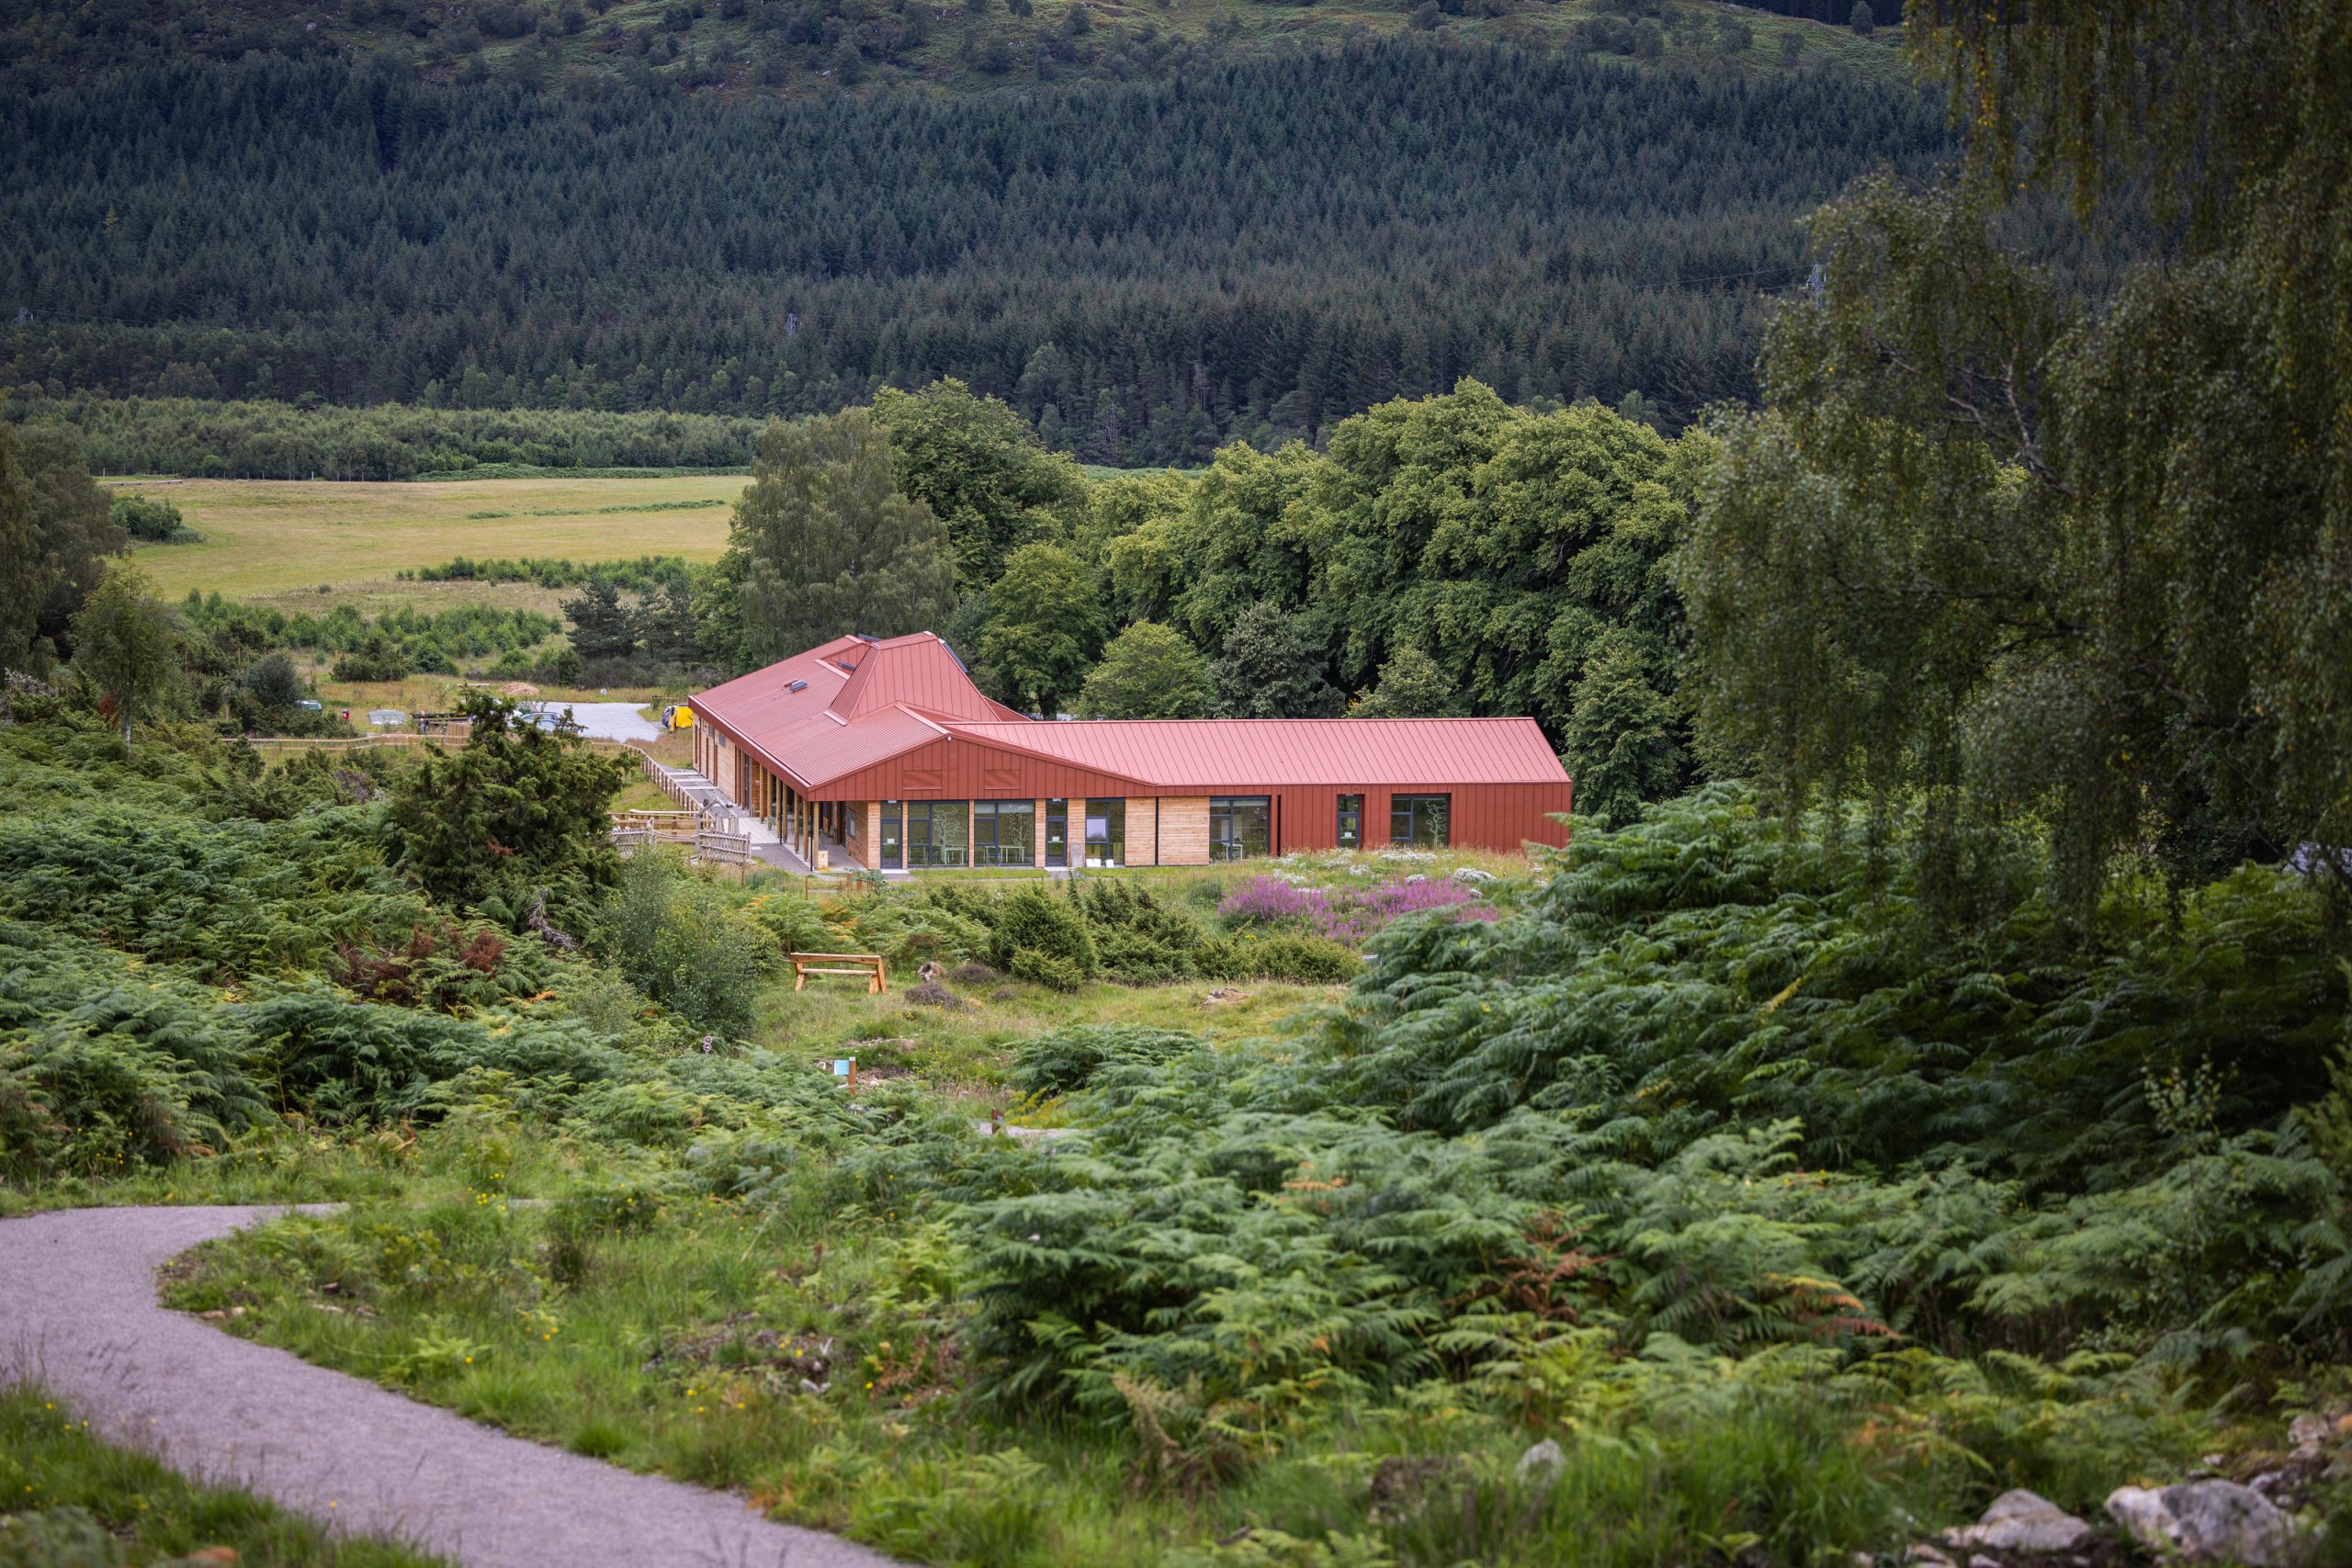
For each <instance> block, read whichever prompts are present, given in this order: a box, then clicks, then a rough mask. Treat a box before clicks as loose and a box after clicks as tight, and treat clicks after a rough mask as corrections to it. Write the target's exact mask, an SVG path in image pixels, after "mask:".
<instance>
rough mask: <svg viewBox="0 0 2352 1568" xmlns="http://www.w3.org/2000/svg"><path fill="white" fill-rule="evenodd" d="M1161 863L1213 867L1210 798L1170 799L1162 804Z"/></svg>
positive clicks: (1185, 796) (1175, 796)
mask: <svg viewBox="0 0 2352 1568" xmlns="http://www.w3.org/2000/svg"><path fill="white" fill-rule="evenodd" d="M1159 863H1160V864H1162V865H1206V864H1208V863H1209V797H1208V796H1207V795H1170V796H1169V797H1168V798H1167V799H1165V800H1163V801H1161V802H1160V803H1159Z"/></svg>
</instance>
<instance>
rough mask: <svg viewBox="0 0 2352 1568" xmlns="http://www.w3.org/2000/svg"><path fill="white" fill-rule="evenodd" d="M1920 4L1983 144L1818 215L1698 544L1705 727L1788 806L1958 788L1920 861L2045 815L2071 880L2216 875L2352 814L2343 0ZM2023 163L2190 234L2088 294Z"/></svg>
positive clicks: (2095, 885) (1945, 801) (2341, 834)
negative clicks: (2085, 8)
mask: <svg viewBox="0 0 2352 1568" xmlns="http://www.w3.org/2000/svg"><path fill="white" fill-rule="evenodd" d="M1916 19H1917V22H1918V24H1919V25H1918V33H1917V39H1916V41H1915V49H1916V50H1917V52H1918V54H1919V56H1920V58H1921V59H1922V60H1923V61H1926V62H1932V63H1934V64H1935V65H1936V66H1937V67H1938V68H1939V69H1940V70H1943V71H1944V72H1946V73H1948V74H1949V76H1950V79H1951V87H1952V91H1953V95H1954V101H1955V103H1956V104H1960V105H1964V106H1965V109H1966V114H1965V117H1964V118H1965V120H1966V123H1967V124H1968V126H1969V128H1970V136H1969V144H1968V145H1969V162H1968V166H1967V169H1966V171H1965V173H1964V175H1962V177H1961V178H1959V179H1957V180H1956V181H1954V182H1953V183H1952V184H1951V185H1949V186H1944V187H1941V188H1938V189H1934V190H1930V191H1924V192H1922V191H1914V190H1910V189H1906V188H1905V187H1904V186H1902V185H1900V184H1899V183H1897V182H1895V181H1893V180H1888V179H1878V180H1872V181H1868V182H1865V183H1863V184H1861V185H1860V186H1857V187H1856V188H1855V189H1854V190H1852V191H1851V192H1850V193H1849V195H1847V196H1846V197H1843V198H1841V199H1840V200H1839V201H1838V202H1837V203H1836V204H1834V205H1833V206H1831V207H1830V208H1828V209H1826V210H1825V212H1824V213H1823V214H1822V215H1821V216H1820V217H1819V218H1818V219H1817V220H1815V224H1814V243H1815V253H1816V255H1817V256H1818V258H1819V266H1818V270H1817V272H1816V275H1815V276H1816V278H1817V280H1818V288H1817V289H1816V290H1815V292H1814V293H1813V294H1812V295H1811V296H1810V297H1809V298H1808V299H1806V300H1805V301H1804V303H1802V304H1798V305H1793V306H1792V307H1791V308H1789V309H1787V310H1783V311H1782V312H1781V314H1780V315H1779V316H1778V317H1777V318H1776V320H1775V322H1774V325H1773V328H1772V332H1771V335H1770V341H1769V344H1768V347H1767V350H1766V354H1765V357H1764V361H1763V374H1764V380H1765V387H1766V391H1767V396H1768V407H1767V408H1766V409H1765V410H1764V411H1763V412H1758V413H1756V414H1752V415H1743V416H1736V417H1731V418H1728V419H1727V420H1726V421H1725V426H1724V429H1725V435H1726V438H1727V441H1728V453H1727V464H1728V467H1727V470H1726V480H1725V483H1724V485H1723V486H1722V487H1721V489H1720V490H1719V491H1718V492H1717V495H1716V498H1715V500H1714V502H1713V504H1711V506H1710V507H1709V509H1708V513H1707V517H1706V520H1705V522H1704V524H1703V525H1702V526H1701V527H1700V528H1699V530H1698V531H1697V534H1696V536H1695V537H1694V539H1693V542H1692V548H1691V556H1690V565H1689V567H1688V570H1687V572H1686V586H1687V588H1688V591H1689V592H1690V594H1691V612H1692V624H1693V627H1694V630H1695V632H1696V634H1697V642H1698V647H1699V649H1700V652H1701V656H1702V664H1703V667H1704V670H1705V671H1706V674H1705V680H1704V682H1703V697H1702V700H1703V704H1704V707H1705V711H1706V713H1707V715H1708V717H1709V722H1710V725H1711V727H1712V728H1713V729H1715V730H1716V731H1717V732H1718V733H1720V735H1722V736H1723V737H1724V739H1725V740H1726V741H1727V742H1729V743H1731V744H1732V745H1734V746H1736V747H1737V748H1740V749H1743V750H1745V751H1747V753H1748V754H1751V755H1753V756H1754V757H1755V758H1756V760H1757V761H1758V764H1759V765H1760V767H1761V768H1762V769H1763V770H1764V772H1765V773H1767V774H1768V775H1769V776H1770V778H1771V780H1772V781H1773V783H1774V785H1775V787H1776V788H1777V789H1778V790H1779V791H1780V792H1781V795H1782V798H1783V801H1784V804H1785V807H1786V808H1787V809H1789V810H1791V811H1792V812H1793V811H1794V810H1795V809H1796V808H1797V807H1799V806H1800V805H1801V804H1802V803H1803V802H1804V800H1806V799H1808V798H1810V797H1812V795H1814V794H1815V792H1818V793H1819V794H1820V795H1823V796H1824V797H1826V798H1829V799H1833V800H1834V799H1838V798H1842V797H1849V796H1859V795H1870V796H1871V797H1873V798H1876V799H1879V800H1881V801H1885V800H1890V799H1892V798H1894V793H1895V792H1896V791H1898V790H1904V789H1908V788H1914V787H1920V788H1926V789H1928V790H1930V791H1932V792H1934V794H1935V797H1936V799H1937V802H1938V807H1937V810H1936V813H1935V815H1934V817H1933V818H1931V824H1932V826H1933V827H1934V829H1935V830H1934V831H1932V832H1930V833H1928V834H1927V835H1925V836H1923V837H1922V838H1921V840H1919V841H1920V843H1921V844H1922V846H1923V848H1925V849H1926V850H1927V851H1928V854H1929V856H1930V857H1931V858H1930V861H1929V863H1928V870H1929V872H1930V874H1932V873H1933V872H1934V869H1935V865H1936V862H1937V861H1941V862H1943V863H1946V866H1947V869H1949V867H1950V866H1951V864H1952V863H1957V862H1958V861H1959V860H1960V859H1961V857H1962V855H1963V854H1964V850H1963V849H1962V840H1963V839H1964V838H1965V837H1966V836H1968V835H1970V834H1972V833H1980V832H1981V831H1982V830H1983V829H1984V827H1985V824H1988V823H1992V822H1997V821H2001V820H2004V819H2006V818H2011V817H2013V816H2015V815H2017V814H2019V813H2022V812H2031V813H2032V814H2033V815H2034V817H2035V818H2036V819H2037V820H2038V821H2039V822H2040V823H2041V824H2042V825H2043V826H2044V827H2045V828H2046V830H2047V832H2048V835H2049V841H2050V846H2051V860H2052V874H2053V876H2054V877H2055V878H2056V879H2057V881H2058V883H2059V884H2060V885H2061V886H2063V887H2064V889H2065V890H2066V894H2067V896H2068V897H2069V898H2070V900H2071V901H2072V903H2073V904H2074V906H2075V908H2076V910H2077V912H2086V911H2087V910H2088V909H2089V908H2090V907H2091V905H2092V904H2093V903H2094V902H2095V900H2096V898H2097V897H2098V892H2099V890H2100V889H2101V888H2102V887H2103V886H2105V885H2106V884H2107V883H2108V881H2109V879H2110V878H2112V877H2115V876H2119V875H2122V874H2127V873H2128V869H2129V868H2130V866H2131V864H2132V863H2133V862H2134V860H2135V859H2136V858H2138V857H2143V856H2154V858H2155V859H2157V860H2158V861H2159V863H2162V864H2163V865H2164V866H2165V868H2167V869H2168V870H2169V871H2170V872H2171V873H2172V874H2176V875H2177V876H2180V877H2182V878H2183V879H2184V881H2185V882H2186V883H2188V885H2191V886H2194V885H2196V884H2198V883H2199V882H2202V881H2203V880H2205V879H2207V878H2210V877H2211V876H2212V875H2215V874H2219V873H2221V872H2222V871H2224V870H2226V869H2227V868H2228V867H2229V866H2231V865H2233V864H2234V863H2237V861H2239V860H2240V859H2241V858H2243V857H2245V856H2246V855H2248V854H2254V855H2257V856H2260V857H2262V858H2277V857H2278V856H2279V855H2280V854H2282V853H2283V852H2287V851H2290V850H2291V849H2292V847H2293V846H2295V845H2297V844H2299V843H2301V842H2304V841H2318V842H2324V843H2335V842H2340V841H2343V840H2344V839H2345V838H2346V836H2347V835H2348V834H2352V763H2347V762H2346V757H2347V756H2352V729H2347V728H2346V727H2347V726H2348V725H2352V689H2348V688H2347V686H2346V675H2345V671H2346V669H2347V668H2352V660H2347V658H2346V652H2347V649H2352V621H2347V619H2346V616H2347V614H2352V612H2347V611H2346V604H2347V603H2352V594H2347V593H2346V583H2347V581H2352V579H2348V578H2347V576H2346V573H2347V570H2352V484H2347V479H2352V445H2347V442H2346V438H2345V434H2344V426H2343V423H2342V419H2341V410H2342V409H2343V407H2344V405H2345V400H2346V385H2347V381H2352V356H2348V355H2347V351H2346V346H2345V343H2344V341H2343V339H2342V338H2341V336H2340V335H2334V336H2331V335H2327V334H2326V333H2324V332H2323V331H2322V329H2320V328H2318V327H2316V326H2315V325H2314V321H2316V320H2318V319H2323V318H2324V317H2326V315H2327V314H2328V312H2329V311H2330V310H2333V309H2334V308H2335V307H2334V306H2332V305H2330V304H2327V303H2325V302H2326V301H2340V300H2343V299H2346V297H2347V292H2352V268H2347V265H2346V252H2345V251H2344V250H2343V249H2342V248H2341V247H2340V246H2337V245H2336V244H2335V243H2334V242H2333V241H2330V240H2324V239H2321V238H2320V236H2324V235H2337V234H2340V233H2341V232H2342V231H2343V230H2344V226H2345V224H2346V207H2345V196H2344V193H2345V191H2346V188H2347V186H2346V181H2345V178H2344V173H2345V164H2344V153H2343V147H2344V144H2345V142H2346V139H2347V138H2346V129H2347V125H2352V118H2347V117H2348V116H2352V111H2347V109H2346V105H2345V102H2344V99H2343V96H2342V95H2341V93H2340V92H2339V91H2338V90H2337V89H2336V85H2335V84H2336V83H2338V82H2340V80H2341V79H2342V75H2343V72H2344V70H2345V69H2346V67H2347V62H2352V55H2348V54H2347V52H2346V51H2347V50H2352V44H2347V42H2346V37H2345V34H2344V32H2343V29H2342V27H2341V25H2340V24H2341V18H2340V17H2337V16H2336V15H2335V12H2334V11H2333V10H2332V9H2331V8H2329V7H2328V6H2324V5H2316V4H2314V5H2295V6H2285V7H2281V8H2279V9H2276V10H2272V11H2267V12H2265V13H2263V14H2262V15H2261V16H2260V17H2252V16H2246V17H2240V16H2238V15H2237V14H2236V13H2234V12H2230V13H2227V14H2226V15H2225V14H2223V13H2219V12H2211V11H2208V10H2206V9H2205V8H2203V7H2200V6H2171V5H2155V6H2124V7H2118V8H2112V9H2102V10H2100V11H2098V13H2097V14H2096V15H2095V16H2091V17H2086V18H2085V21H2084V25H2083V26H2081V27H2079V28H2077V27H2073V26H2065V27H2061V26H2058V25H2057V24H2056V23H2054V22H2053V21H2050V20H2048V19H2044V20H2041V21H2037V22H2034V23H2030V24H2027V25H2023V26H2010V25H2007V24H2006V23H2000V24H1996V23H1995V22H1993V21H1991V20H1989V19H1988V18H1987V17H1986V16H1985V14H1984V13H1982V12H1980V11H1978V10H1975V9H1973V8H1970V7H1966V6H1949V5H1932V6H1927V7H1925V8H1924V10H1922V11H1920V12H1919V13H1918V15H1917V18H1916ZM2126 128H2128V130H2127V129H2126ZM2020 185H2038V186H2064V187H2066V188H2068V189H2070V190H2071V193H2072V194H2073V195H2074V196H2075V198H2076V204H2077V207H2078V209H2080V210H2082V211H2083V212H2085V213H2088V212H2090V211H2092V210H2094V209H2099V208H2102V207H2104V208H2105V209H2109V210H2110V211H2112V210H2114V209H2121V211H2122V213H2123V214H2124V215H2125V220H2127V221H2128V219H2129V215H2130V214H2131V212H2132V211H2133V210H2135V209H2137V208H2139V207H2140V206H2141V205H2142V204H2143V203H2145V204H2146V205H2147V206H2149V207H2150V208H2152V209H2154V211H2156V212H2157V213H2159V214H2161V215H2165V216H2167V217H2170V218H2173V219H2175V220H2177V223H2176V228H2175V231H2174V232H2173V233H2172V234H2171V235H2170V236H2169V237H2168V240H2167V242H2166V243H2165V244H2164V245H2162V246H2160V247H2154V249H2155V251H2156V254H2152V255H2149V256H2147V257H2146V258H2145V259H2144V260H2143V262H2142V263H2141V265H2138V266H2136V267H2135V268H2133V269H2132V270H2131V272H2130V273H2129V274H2128V275H2127V276H2125V277H2124V279H2123V280H2122V282H2121V283H2120V286H2118V287H2117V288H2113V289H2111V290H2104V291H2100V292H2099V293H2098V294H2095V295H2094V296H2093V297H2091V298H2088V299H2084V298H2077V297H2074V296H2072V295H2070V293H2069V292H2068V290H2067V289H2066V288H2064V287H2063V286H2062V284H2061V283H2060V281H2059V280H2057V279H2055V278H2053V277H2052V276H2050V275H2049V273H2048V272H2047V271H2046V270H2045V269H2043V268H2041V267H2038V266H2036V265H2033V262H2032V258H2031V257H2030V256H2029V255H2028V254H2026V253H2025V252H2024V251H2023V250H2022V249H2021V247H2019V246H2018V244H2017V243H2015V242H2014V241H2013V240H2012V238H2011V231H2012V230H2013V228H2014V225H2011V224H2007V223H2005V222H2004V221H2003V219H2004V213H2003V210H2002V204H2003V202H2004V201H2005V199H2006V198H2007V197H2008V195H2009V194H2010V193H2011V192H2013V191H2015V190H2016V189H2018V186H2020ZM2092 563H2098V564H2097V565H2096V566H2094V565H2093V564H2092Z"/></svg>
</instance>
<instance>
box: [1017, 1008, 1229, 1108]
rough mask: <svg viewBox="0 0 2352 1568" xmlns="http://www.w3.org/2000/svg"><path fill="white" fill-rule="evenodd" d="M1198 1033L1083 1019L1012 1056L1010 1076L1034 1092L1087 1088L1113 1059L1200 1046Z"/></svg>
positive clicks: (1158, 1058)
mask: <svg viewBox="0 0 2352 1568" xmlns="http://www.w3.org/2000/svg"><path fill="white" fill-rule="evenodd" d="M1200 1043H1201V1038H1200V1036H1199V1035H1197V1034H1193V1033H1189V1032H1185V1031H1183V1030H1177V1029H1146V1028H1142V1027H1139V1026H1135V1025H1102V1024H1080V1025H1079V1026H1077V1027H1075V1028H1071V1029H1057V1030H1056V1031H1054V1032H1052V1033H1051V1034H1041V1035H1039V1036H1038V1037H1037V1038H1036V1039H1035V1040H1032V1041H1029V1042H1028V1043H1025V1044H1023V1046H1022V1047H1021V1049H1020V1051H1019V1052H1017V1053H1016V1054H1015V1055H1014V1056H1013V1059H1012V1081H1013V1082H1014V1083H1015V1084H1016V1085H1018V1086H1019V1087H1020V1088H1021V1089H1023V1090H1024V1091H1026V1092H1027V1093H1030V1094H1069V1093H1070V1092H1071V1091H1072V1090H1074V1089H1084V1088H1085V1087H1086V1086H1087V1085H1088V1084H1090V1083H1091V1082H1092V1081H1093V1079H1094V1075H1095V1074H1096V1073H1097V1072H1099V1071H1101V1070H1102V1069H1103V1067H1104V1066H1108V1065H1110V1064H1112V1063H1114V1062H1117V1063H1145V1064H1155V1063H1159V1062H1164V1061H1167V1060H1168V1059H1169V1058H1170V1057H1171V1056H1176V1055H1182V1053H1184V1052H1186V1051H1191V1050H1193V1049H1196V1048H1197V1047H1198V1046H1199V1045H1200Z"/></svg>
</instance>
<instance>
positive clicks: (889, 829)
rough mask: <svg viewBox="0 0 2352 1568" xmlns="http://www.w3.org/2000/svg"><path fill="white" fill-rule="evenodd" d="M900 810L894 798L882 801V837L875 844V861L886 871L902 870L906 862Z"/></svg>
mask: <svg viewBox="0 0 2352 1568" xmlns="http://www.w3.org/2000/svg"><path fill="white" fill-rule="evenodd" d="M899 819H900V810H899V803H898V802H897V801H895V800H886V801H884V802H883V803H882V837H881V840H880V841H879V842H878V843H877V844H876V846H875V852H876V861H875V863H876V864H877V865H879V866H881V867H883V869H885V870H887V871H901V870H904V869H905V867H906V863H907V856H906V840H904V839H903V838H901V837H900V834H901V832H902V831H903V829H901V828H900V826H899Z"/></svg>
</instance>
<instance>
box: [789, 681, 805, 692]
mask: <svg viewBox="0 0 2352 1568" xmlns="http://www.w3.org/2000/svg"><path fill="white" fill-rule="evenodd" d="M808 689H809V682H806V681H795V682H792V684H790V685H788V686H786V688H785V690H786V691H787V692H805V691H807V690H808Z"/></svg>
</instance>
